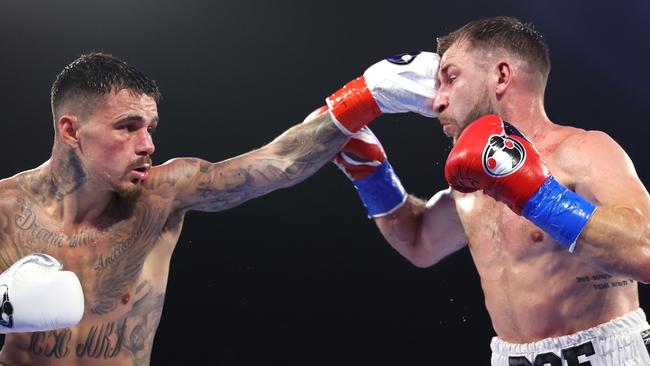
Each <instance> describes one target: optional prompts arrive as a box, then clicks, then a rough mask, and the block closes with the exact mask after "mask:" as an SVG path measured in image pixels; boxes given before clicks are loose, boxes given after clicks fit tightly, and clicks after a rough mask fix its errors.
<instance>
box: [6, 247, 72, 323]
mask: <svg viewBox="0 0 650 366" xmlns="http://www.w3.org/2000/svg"><path fill="white" fill-rule="evenodd" d="M62 268H63V266H62V265H61V263H59V261H57V260H56V259H54V257H52V256H50V255H47V254H42V253H35V254H30V255H28V256H26V257H23V258H21V259H20V260H18V261H17V262H16V263H14V264H13V265H12V266H11V267H9V269H7V270H6V271H5V272H3V273H2V274H0V301H2V304H1V305H0V312H1V318H0V333H17V332H38V331H46V330H52V329H58V328H65V327H70V326H73V325H75V324H77V323H79V320H81V317H82V316H83V313H84V296H83V291H82V289H81V283H80V282H79V279H78V278H77V276H76V275H75V274H74V273H73V272H70V271H63V270H62Z"/></svg>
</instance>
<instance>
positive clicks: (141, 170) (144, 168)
mask: <svg viewBox="0 0 650 366" xmlns="http://www.w3.org/2000/svg"><path fill="white" fill-rule="evenodd" d="M149 169H151V164H149V163H144V164H140V165H137V166H135V167H133V168H132V169H131V171H130V173H131V174H132V175H134V176H135V177H136V179H137V180H140V181H143V180H145V179H147V177H148V176H149Z"/></svg>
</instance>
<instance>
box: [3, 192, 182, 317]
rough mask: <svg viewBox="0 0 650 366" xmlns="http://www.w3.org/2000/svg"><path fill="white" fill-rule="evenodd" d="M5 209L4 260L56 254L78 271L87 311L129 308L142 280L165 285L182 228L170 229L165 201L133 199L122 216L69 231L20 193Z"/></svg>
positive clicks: (68, 267) (100, 312) (96, 312)
mask: <svg viewBox="0 0 650 366" xmlns="http://www.w3.org/2000/svg"><path fill="white" fill-rule="evenodd" d="M3 211H4V214H3V217H2V219H3V220H2V221H3V222H2V224H3V225H2V228H1V231H0V235H1V236H2V238H1V240H2V243H3V244H2V247H0V255H2V257H1V258H0V259H1V260H2V261H3V262H4V263H2V265H3V266H8V265H10V264H11V263H13V261H15V260H17V259H18V258H20V257H22V256H24V255H27V254H30V253H34V252H41V253H47V254H50V255H52V256H54V257H55V258H57V259H58V260H59V261H60V262H61V263H62V264H63V266H64V269H65V270H70V271H73V272H75V274H77V276H78V277H79V279H80V281H81V284H82V287H83V289H84V296H85V300H86V313H87V314H92V315H103V314H108V313H111V312H113V311H115V310H118V309H124V310H125V311H127V310H128V309H130V308H131V305H132V304H133V301H134V300H135V299H136V298H138V293H137V292H138V288H144V287H143V286H142V284H143V283H145V282H146V283H147V286H145V287H148V288H154V289H159V288H161V290H160V291H164V285H165V284H166V279H167V272H166V271H167V264H168V261H169V257H170V256H171V251H172V250H173V245H174V244H175V242H176V240H177V238H178V235H179V233H180V224H179V225H178V226H177V227H175V228H171V229H170V226H169V221H168V218H169V207H166V206H165V205H164V204H160V203H158V204H156V203H149V202H147V203H142V204H137V205H136V206H135V207H134V208H133V210H132V212H130V214H129V215H127V216H125V217H120V218H119V219H115V220H107V222H106V223H105V224H102V225H97V226H92V227H91V226H87V227H78V228H75V230H73V231H72V232H70V231H69V230H68V232H66V231H65V230H63V228H62V226H61V224H60V223H59V222H57V221H56V220H55V219H54V218H53V217H52V216H51V215H48V214H47V212H45V211H44V210H43V209H41V208H39V207H38V206H36V205H35V204H34V203H33V202H31V201H30V200H29V199H27V198H24V197H18V198H17V199H16V202H15V205H14V206H13V207H12V208H11V209H9V210H3ZM149 267H153V268H156V270H155V271H152V270H150V269H149ZM5 268H6V267H5ZM153 272H158V273H153ZM160 272H162V273H160Z"/></svg>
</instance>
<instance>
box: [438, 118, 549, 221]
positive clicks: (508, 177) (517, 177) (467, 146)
mask: <svg viewBox="0 0 650 366" xmlns="http://www.w3.org/2000/svg"><path fill="white" fill-rule="evenodd" d="M550 175H551V174H550V172H549V170H548V168H547V167H546V164H545V163H544V161H543V160H542V158H541V157H540V156H539V153H538V152H537V150H536V149H535V147H534V146H533V145H532V144H531V143H530V142H529V141H528V139H526V137H524V135H522V134H521V133H520V132H519V131H517V129H515V128H514V127H512V125H510V124H509V123H507V122H505V123H504V122H503V121H501V118H499V116H497V115H488V116H485V117H481V118H479V119H478V120H476V121H475V122H473V123H472V124H471V125H469V126H468V127H467V128H466V129H465V131H463V133H462V134H461V135H460V137H459V138H458V141H457V142H456V145H455V146H454V148H453V149H452V150H451V153H450V154H449V157H448V158H447V163H446V164H445V178H446V179H447V182H449V185H450V186H451V188H453V189H455V190H457V191H459V192H463V193H469V192H474V191H477V190H483V192H484V193H485V194H487V195H489V196H491V197H493V198H494V199H496V200H497V201H501V202H503V203H505V204H506V205H508V207H510V208H511V209H512V210H513V211H514V212H516V213H518V214H520V213H521V210H522V209H523V208H524V206H525V205H526V203H527V202H528V199H530V197H531V196H532V195H533V193H535V192H536V191H537V190H538V189H539V187H540V186H541V185H542V184H543V183H544V181H545V180H546V178H548V177H549V176H550Z"/></svg>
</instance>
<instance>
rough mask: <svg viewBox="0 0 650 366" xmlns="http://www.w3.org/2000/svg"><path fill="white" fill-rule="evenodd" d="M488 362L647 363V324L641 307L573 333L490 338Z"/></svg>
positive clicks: (528, 365)
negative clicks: (518, 339) (528, 339)
mask: <svg viewBox="0 0 650 366" xmlns="http://www.w3.org/2000/svg"><path fill="white" fill-rule="evenodd" d="M490 347H491V348H492V366H649V365H650V354H649V352H650V325H648V322H647V321H646V317H645V313H644V312H643V310H642V309H637V310H635V311H632V312H630V313H627V314H625V315H623V316H621V317H619V318H616V319H613V320H611V321H609V322H607V323H604V324H601V325H598V326H596V327H593V328H589V329H586V330H583V331H580V332H577V333H575V334H570V335H567V336H562V337H557V338H547V339H543V340H541V341H538V342H533V343H523V344H514V343H507V342H504V341H502V340H500V339H499V338H497V337H494V338H492V343H491V344H490Z"/></svg>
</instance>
